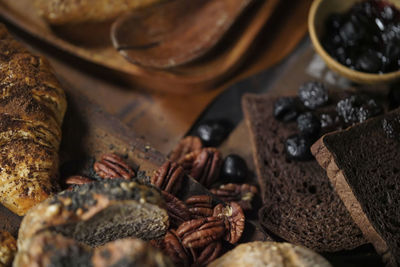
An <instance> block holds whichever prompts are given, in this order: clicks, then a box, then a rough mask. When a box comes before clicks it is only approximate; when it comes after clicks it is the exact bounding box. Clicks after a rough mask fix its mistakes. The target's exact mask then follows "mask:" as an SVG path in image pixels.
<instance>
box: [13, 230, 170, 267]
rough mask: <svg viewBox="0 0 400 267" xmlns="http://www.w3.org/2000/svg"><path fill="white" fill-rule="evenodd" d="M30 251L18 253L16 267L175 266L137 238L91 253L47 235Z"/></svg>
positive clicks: (38, 237) (39, 237)
mask: <svg viewBox="0 0 400 267" xmlns="http://www.w3.org/2000/svg"><path fill="white" fill-rule="evenodd" d="M28 247H29V249H28V250H26V251H24V252H23V253H18V256H17V257H16V258H15V261H14V266H15V267H17V266H18V267H30V266H93V267H108V266H150V267H158V266H159V267H169V266H173V264H172V263H171V261H170V260H169V259H168V258H167V257H166V256H164V255H163V254H162V253H161V252H160V251H158V250H157V249H155V248H153V247H152V246H151V245H149V244H147V243H146V242H144V241H141V240H139V239H135V238H127V239H120V240H117V241H114V242H109V243H107V244H105V245H104V246H101V247H98V248H94V249H92V248H90V247H89V246H86V245H84V244H82V243H79V242H77V241H75V240H74V239H71V238H67V237H65V236H63V235H61V234H57V233H52V232H49V231H45V232H42V233H40V234H38V235H36V236H35V237H33V238H32V239H31V240H30V241H29V244H28ZM119 264H120V265H119Z"/></svg>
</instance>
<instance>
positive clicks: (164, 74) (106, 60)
mask: <svg viewBox="0 0 400 267" xmlns="http://www.w3.org/2000/svg"><path fill="white" fill-rule="evenodd" d="M32 2H33V1H31V0H18V1H15V0H2V1H1V2H0V14H1V15H2V16H3V17H4V18H5V19H7V20H8V21H10V22H11V23H13V24H14V25H17V26H18V27H20V28H22V29H24V30H25V31H27V32H29V33H30V34H32V35H34V36H36V37H37V38H40V39H41V40H43V41H46V42H48V43H50V44H52V45H54V46H56V47H58V48H59V49H62V50H64V51H66V52H69V53H71V54H74V55H76V56H78V57H81V58H83V59H85V60H88V61H90V62H93V63H96V64H99V65H102V66H104V67H107V68H109V69H112V70H114V71H118V72H120V73H123V74H125V78H126V79H127V80H133V81H134V82H136V83H138V84H141V85H145V86H147V87H149V88H153V89H158V90H163V91H172V92H187V91H188V90H190V91H191V92H193V91H198V90H203V89H205V88H210V87H212V86H214V85H215V84H216V83H217V82H219V81H221V80H222V79H223V78H225V77H226V75H228V74H229V73H230V72H232V71H233V70H234V69H235V68H237V67H238V66H239V63H240V61H241V60H242V59H243V56H244V55H245V54H246V53H247V51H248V50H249V48H250V47H251V45H252V43H253V41H254V39H255V38H256V37H257V35H258V33H259V32H260V30H261V29H262V28H263V26H264V25H265V23H266V22H267V21H268V19H269V18H270V17H271V15H272V14H273V11H274V10H275V9H276V8H277V6H278V3H279V1H278V0H268V1H264V0H263V1H255V3H254V5H253V6H252V7H251V8H250V9H249V10H248V11H247V12H246V13H245V14H243V16H241V23H240V24H239V25H236V26H235V27H234V29H232V31H231V32H230V37H229V39H228V38H225V39H226V40H225V42H223V44H221V45H220V47H219V48H216V49H215V51H214V52H213V53H211V55H209V56H208V57H206V58H204V59H202V60H199V61H197V62H194V63H192V64H189V65H186V66H182V67H177V68H172V69H170V70H168V71H162V70H153V69H145V68H141V67H138V66H136V65H133V64H130V63H129V62H127V61H126V60H125V59H123V57H122V56H121V55H120V54H119V53H118V52H117V51H116V50H115V49H114V48H113V47H112V46H111V44H110V41H109V38H108V33H109V28H110V25H109V24H105V25H103V26H102V27H98V26H90V28H85V29H81V30H82V32H83V33H78V32H74V31H76V29H72V30H69V32H71V31H72V32H74V34H75V35H74V37H79V35H82V36H87V32H91V33H96V34H97V35H95V34H92V35H90V40H91V41H93V39H96V38H98V39H101V42H100V43H101V44H102V45H97V43H98V42H97V41H94V43H95V44H88V42H86V43H84V42H79V44H76V42H75V43H74V41H68V40H67V39H66V37H65V36H67V35H68V36H69V35H70V34H68V33H65V32H66V31H67V30H64V31H63V37H62V36H60V34H56V32H55V31H54V29H52V28H51V27H49V25H48V24H46V23H45V22H44V21H43V20H42V19H41V18H40V17H39V16H38V15H37V14H36V12H34V10H35V8H34V6H33V3H32ZM94 36H95V38H94ZM69 40H71V38H69Z"/></svg>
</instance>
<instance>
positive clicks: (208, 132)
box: [195, 120, 233, 147]
mask: <svg viewBox="0 0 400 267" xmlns="http://www.w3.org/2000/svg"><path fill="white" fill-rule="evenodd" d="M232 128H233V126H232V123H230V122H229V121H227V120H209V121H206V122H204V123H202V124H200V125H199V126H198V127H197V129H196V131H195V135H196V136H198V137H199V138H200V139H201V141H202V143H203V145H204V146H206V147H217V146H219V145H220V144H221V143H222V142H223V141H224V140H225V138H226V137H227V136H228V135H229V133H230V132H231V130H232Z"/></svg>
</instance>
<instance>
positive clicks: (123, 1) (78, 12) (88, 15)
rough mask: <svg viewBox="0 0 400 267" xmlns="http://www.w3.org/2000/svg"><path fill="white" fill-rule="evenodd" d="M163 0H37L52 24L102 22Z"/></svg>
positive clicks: (43, 13)
mask: <svg viewBox="0 0 400 267" xmlns="http://www.w3.org/2000/svg"><path fill="white" fill-rule="evenodd" d="M161 1H162V0H84V1H76V0H35V4H36V7H37V9H38V10H39V13H40V15H41V16H42V17H43V18H44V19H45V20H46V21H47V22H49V23H50V24H54V25H65V24H78V23H83V22H101V21H106V20H109V19H113V18H115V17H117V16H119V15H121V14H122V13H125V12H128V11H130V10H135V9H138V8H142V7H146V6H149V5H151V4H154V3H157V2H161Z"/></svg>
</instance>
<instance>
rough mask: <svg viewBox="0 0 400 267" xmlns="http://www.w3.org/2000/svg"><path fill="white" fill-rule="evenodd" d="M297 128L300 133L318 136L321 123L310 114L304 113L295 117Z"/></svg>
mask: <svg viewBox="0 0 400 267" xmlns="http://www.w3.org/2000/svg"><path fill="white" fill-rule="evenodd" d="M297 128H299V130H300V133H302V134H304V135H309V136H314V137H316V136H318V135H319V132H320V130H321V123H320V121H319V119H318V118H317V117H316V116H315V115H314V114H312V113H311V112H305V113H303V114H300V116H299V117H297Z"/></svg>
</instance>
